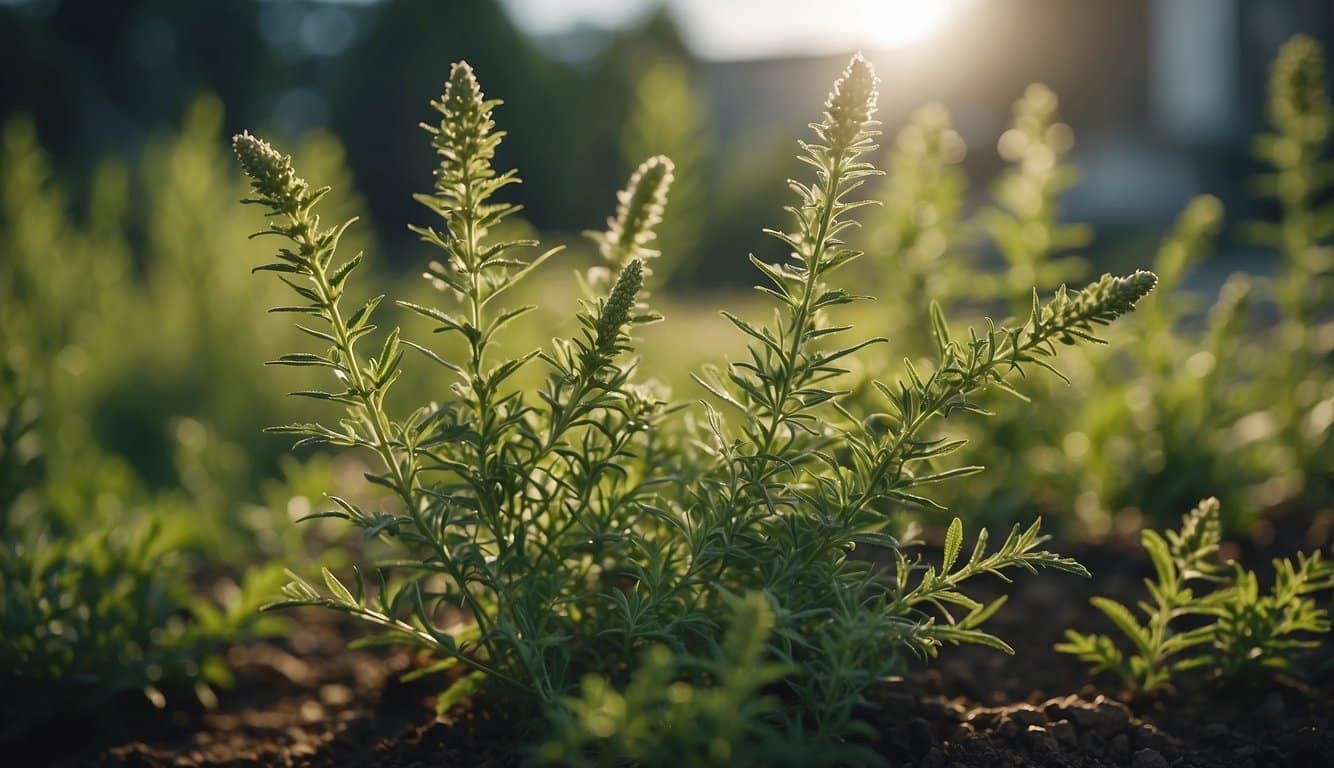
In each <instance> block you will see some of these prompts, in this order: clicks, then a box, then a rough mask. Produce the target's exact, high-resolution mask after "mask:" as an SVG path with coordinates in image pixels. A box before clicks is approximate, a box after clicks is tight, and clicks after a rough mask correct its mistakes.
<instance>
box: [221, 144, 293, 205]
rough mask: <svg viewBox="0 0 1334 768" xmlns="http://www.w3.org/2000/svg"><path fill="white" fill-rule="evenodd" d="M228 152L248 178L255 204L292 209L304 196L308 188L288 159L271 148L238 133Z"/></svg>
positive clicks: (289, 156)
mask: <svg viewBox="0 0 1334 768" xmlns="http://www.w3.org/2000/svg"><path fill="white" fill-rule="evenodd" d="M232 151H233V152H235V153H236V159H238V160H240V161H241V168H242V169H243V170H244V171H245V174H246V175H247V176H249V177H250V186H251V188H252V189H254V191H255V194H257V195H259V199H258V200H257V201H256V202H261V203H264V204H265V205H269V206H271V207H273V208H275V209H279V210H295V209H296V208H297V207H299V206H300V205H301V204H302V203H303V202H304V201H305V197H306V191H307V189H309V185H308V184H307V183H306V180H305V179H303V178H301V177H299V176H297V175H296V171H295V170H294V169H293V168H292V156H291V155H284V154H282V153H280V152H278V151H277V150H276V149H274V148H273V147H272V146H271V145H270V144H269V143H268V142H267V141H264V140H263V139H261V138H259V137H257V136H253V135H251V133H250V132H249V131H242V132H241V133H238V134H236V135H235V136H233V137H232Z"/></svg>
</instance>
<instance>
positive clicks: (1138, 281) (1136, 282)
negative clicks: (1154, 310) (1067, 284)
mask: <svg viewBox="0 0 1334 768" xmlns="http://www.w3.org/2000/svg"><path fill="white" fill-rule="evenodd" d="M1157 284H1158V276H1157V275H1155V274H1154V273H1152V272H1149V271H1146V270H1142V269H1141V270H1138V271H1136V272H1135V273H1134V274H1132V275H1128V276H1126V277H1116V276H1114V275H1103V276H1102V278H1101V279H1099V280H1098V282H1096V283H1093V284H1092V285H1090V286H1088V287H1087V288H1085V289H1084V290H1082V291H1079V292H1077V293H1074V294H1071V293H1068V292H1066V291H1065V289H1064V288H1063V289H1061V291H1060V292H1058V293H1057V294H1056V298H1055V299H1054V300H1053V301H1052V302H1051V303H1050V304H1048V305H1047V306H1046V307H1044V308H1043V310H1042V316H1041V323H1040V325H1041V326H1044V327H1056V328H1067V329H1073V330H1084V331H1087V330H1088V329H1089V328H1090V327H1092V326H1093V325H1106V324H1107V323H1110V322H1111V321H1113V320H1115V319H1116V318H1118V317H1120V316H1122V315H1124V314H1127V313H1128V312H1130V311H1131V310H1132V309H1134V308H1135V305H1136V304H1138V303H1139V300H1140V299H1142V298H1144V297H1145V296H1147V295H1148V294H1149V292H1150V291H1152V290H1153V288H1154V286H1155V285H1157ZM1066 340H1067V341H1068V342H1073V340H1072V339H1069V338H1068V337H1067V339H1066Z"/></svg>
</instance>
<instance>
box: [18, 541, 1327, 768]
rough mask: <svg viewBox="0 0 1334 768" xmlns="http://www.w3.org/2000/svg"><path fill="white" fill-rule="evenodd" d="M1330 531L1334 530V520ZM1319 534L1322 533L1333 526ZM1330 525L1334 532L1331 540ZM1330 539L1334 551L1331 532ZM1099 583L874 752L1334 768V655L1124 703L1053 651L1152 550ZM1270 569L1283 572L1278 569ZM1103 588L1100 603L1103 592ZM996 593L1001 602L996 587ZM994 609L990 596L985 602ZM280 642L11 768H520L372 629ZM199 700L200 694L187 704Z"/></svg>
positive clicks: (1012, 639) (319, 622) (1078, 585)
mask: <svg viewBox="0 0 1334 768" xmlns="http://www.w3.org/2000/svg"><path fill="white" fill-rule="evenodd" d="M1326 522H1328V521H1326ZM1317 527H1319V526H1317ZM1326 527H1327V526H1326ZM1284 529H1286V531H1287V533H1286V535H1283V534H1282V533H1280V535H1278V536H1276V537H1274V538H1273V539H1272V540H1270V541H1266V542H1263V545H1258V546H1257V545H1248V546H1246V547H1244V549H1245V550H1246V551H1244V552H1239V553H1237V554H1241V555H1243V557H1242V559H1243V562H1247V563H1253V564H1255V565H1256V566H1259V565H1260V564H1261V563H1266V564H1267V560H1268V558H1267V556H1266V555H1267V553H1268V552H1269V551H1273V552H1281V553H1284V554H1288V553H1291V552H1293V551H1295V550H1297V549H1304V550H1308V551H1309V550H1310V549H1313V548H1315V547H1316V546H1319V544H1320V543H1321V541H1315V542H1312V541H1311V540H1310V539H1309V536H1310V534H1312V533H1316V531H1315V530H1313V529H1310V528H1307V527H1306V526H1303V527H1302V528H1301V529H1300V530H1293V529H1292V528H1291V527H1289V526H1282V525H1280V531H1283V530H1284ZM1317 535H1318V536H1319V538H1320V539H1321V540H1323V541H1325V542H1327V541H1328V531H1327V530H1324V531H1323V535H1319V534H1317ZM1071 554H1074V555H1075V556H1076V557H1078V558H1079V560H1080V561H1081V562H1083V563H1084V564H1085V565H1087V566H1088V567H1089V569H1090V570H1091V571H1092V572H1093V573H1095V574H1096V575H1097V578H1096V580H1094V581H1089V580H1084V579H1080V578H1077V577H1073V576H1067V575H1063V574H1051V573H1048V574H1041V575H1039V576H1036V577H1035V576H1024V577H1021V578H1020V579H1019V580H1018V582H1017V583H1016V584H1015V585H1014V587H1013V588H1011V589H1010V590H1009V591H1010V594H1011V598H1010V602H1009V604H1008V605H1006V606H1005V608H1003V609H1002V610H1001V611H1000V613H999V614H998V615H997V616H996V617H995V618H994V619H993V630H994V631H995V632H996V633H997V634H998V635H1000V636H1001V637H1002V638H1003V639H1005V640H1006V641H1007V642H1009V643H1010V644H1011V645H1013V646H1014V648H1015V650H1016V655H1015V656H1014V657H1009V656H1005V655H1002V654H999V653H997V652H995V651H991V650H988V649H982V648H946V649H944V650H943V652H942V654H941V658H940V659H939V660H938V661H936V662H935V663H933V665H932V667H931V668H930V669H924V670H918V671H914V672H912V673H910V674H909V675H907V676H906V677H905V678H904V679H902V680H895V681H889V682H886V683H884V684H883V685H882V686H880V687H879V688H878V689H877V690H875V691H874V695H873V697H872V698H873V699H874V700H875V701H876V703H877V704H878V705H879V707H878V708H877V709H875V710H873V711H869V712H868V713H867V715H866V717H867V720H868V721H869V722H870V723H871V724H872V726H873V727H874V730H875V733H876V736H875V738H874V739H873V745H874V747H875V748H876V749H877V750H878V751H879V752H880V753H882V754H884V755H885V756H886V757H887V758H888V759H889V761H890V763H891V764H892V765H910V766H922V767H924V768H925V767H927V766H930V767H935V766H968V767H976V768H983V767H985V768H992V767H994V766H1050V767H1051V768H1067V767H1068V768H1082V767H1083V766H1089V767H1092V766H1130V767H1131V768H1167V767H1168V766H1172V767H1174V768H1186V767H1187V766H1191V767H1195V768H1214V767H1217V768H1224V767H1226V768H1262V767H1264V766H1325V765H1334V663H1332V659H1331V656H1332V655H1334V654H1331V653H1330V647H1329V644H1326V646H1325V647H1324V648H1322V649H1320V651H1319V652H1318V653H1316V654H1314V655H1313V657H1312V658H1311V659H1310V660H1309V661H1310V663H1309V664H1308V666H1307V668H1308V669H1309V670H1311V672H1310V675H1309V677H1308V678H1307V679H1306V680H1305V681H1304V682H1303V683H1301V684H1296V683H1295V681H1294V682H1293V684H1282V683H1271V684H1269V685H1268V686H1267V687H1264V688H1261V689H1250V690H1221V691H1220V690H1219V689H1218V688H1216V687H1214V686H1212V685H1210V684H1208V683H1207V682H1206V681H1203V680H1188V681H1185V682H1184V683H1183V687H1182V689H1181V690H1179V691H1177V692H1174V693H1171V694H1168V695H1164V696H1159V697H1157V698H1155V699H1151V700H1144V701H1134V702H1131V703H1130V704H1129V705H1127V704H1123V703H1122V701H1123V700H1125V698H1126V697H1125V696H1124V692H1123V691H1120V690H1118V689H1117V688H1116V687H1115V685H1114V684H1113V681H1110V680H1106V679H1100V680H1098V681H1096V682H1097V683H1098V684H1100V685H1102V686H1104V687H1101V688H1095V687H1094V686H1093V685H1091V684H1090V679H1089V677H1088V672H1087V670H1086V669H1085V668H1084V667H1082V666H1081V665H1080V664H1079V662H1078V661H1076V660H1074V659H1073V658H1071V657H1068V656H1064V655H1062V654H1058V653H1055V652H1054V651H1053V650H1052V645H1053V644H1054V643H1056V642H1058V641H1059V640H1060V639H1061V634H1062V632H1063V631H1064V629H1065V628H1067V627H1071V626H1074V627H1078V628H1081V629H1083V630H1085V631H1089V630H1103V629H1107V627H1106V626H1105V625H1104V623H1102V622H1101V621H1100V619H1099V616H1097V615H1096V612H1094V611H1093V610H1092V609H1091V608H1089V606H1088V598H1089V597H1090V596H1092V595H1094V594H1107V595H1110V596H1113V597H1117V598H1119V599H1123V601H1127V602H1133V601H1134V600H1136V599H1139V597H1140V596H1141V591H1142V586H1141V584H1140V579H1141V578H1142V577H1143V576H1145V575H1147V574H1148V572H1149V570H1150V569H1149V566H1148V563H1147V562H1146V561H1145V560H1144V559H1143V557H1142V555H1141V554H1140V552H1139V551H1138V548H1136V547H1100V548H1090V549H1085V550H1084V551H1079V552H1072V553H1071ZM1262 571H1263V572H1266V573H1267V572H1268V568H1267V567H1265V568H1263V569H1262ZM1095 584H1096V589H1095ZM984 591H994V592H995V593H996V594H999V590H998V588H997V587H996V586H994V585H993V586H985V585H984ZM979 596H981V595H979ZM294 618H295V620H296V625H297V628H296V629H295V630H294V631H293V632H291V633H290V634H288V635H287V636H286V637H284V638H282V639H281V640H280V641H275V642H265V643H258V644H254V645H250V646H245V647H239V648H235V649H233V650H232V652H231V661H232V663H233V665H234V666H235V668H236V670H237V677H238V682H237V686H236V687H235V688H234V689H232V690H230V691H225V692H223V694H222V696H221V703H220V705H219V706H218V707H217V708H215V709H213V710H210V711H204V710H202V709H200V708H198V707H197V706H195V707H194V708H191V707H188V706H184V707H183V706H177V707H175V708H173V707H169V708H168V710H167V711H166V712H161V711H152V710H148V709H147V708H146V707H144V706H143V705H142V704H141V703H139V702H137V701H134V702H127V704H126V706H124V707H121V708H119V709H118V711H117V718H116V719H115V720H103V721H100V722H95V723H93V722H87V723H61V724H59V727H58V728H52V729H49V730H47V731H44V732H40V733H36V734H33V735H31V736H30V738H29V739H28V741H27V742H25V743H22V744H15V745H0V755H3V757H0V763H3V764H4V765H11V766H40V765H56V766H121V767H128V766H136V767H138V766H144V767H149V766H153V767H157V766H162V767H166V766H216V767H220V766H228V767H235V768H242V767H244V768H250V767H252V766H311V767H319V766H350V767H355V768H361V767H362V766H385V767H387V768H418V767H420V766H428V765H430V766H436V765H439V766H446V765H461V766H463V765H466V766H509V765H515V764H517V757H516V754H515V753H516V750H515V746H516V744H517V743H518V739H517V737H516V732H515V730H514V729H513V727H512V726H510V725H509V724H508V723H506V722H505V721H504V719H503V718H501V717H494V716H490V715H489V714H488V713H486V712H479V711H472V710H469V709H468V708H466V707H464V708H462V710H461V711H459V710H456V711H455V712H453V713H451V716H450V717H447V718H444V719H442V720H436V719H435V717H434V713H433V710H432V707H431V694H432V692H434V691H438V690H439V685H440V681H439V679H434V680H425V681H420V682H417V683H413V684H404V683H401V682H399V681H398V675H399V674H400V673H401V672H403V671H405V670H407V669H410V668H411V667H412V665H413V663H414V660H413V658H412V657H411V656H410V655H409V654H407V653H405V652H402V651H390V650H384V649H371V650H358V651H349V650H347V649H346V643H347V640H348V639H349V637H354V636H355V634H354V633H355V631H356V630H355V629H352V628H348V627H346V626H344V625H341V624H337V623H334V620H333V619H332V618H331V617H330V616H329V615H328V614H325V613H321V612H309V613H298V614H295V615H294ZM177 699H178V700H188V699H189V697H177Z"/></svg>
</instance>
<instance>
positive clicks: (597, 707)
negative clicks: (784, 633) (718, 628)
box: [534, 592, 812, 766]
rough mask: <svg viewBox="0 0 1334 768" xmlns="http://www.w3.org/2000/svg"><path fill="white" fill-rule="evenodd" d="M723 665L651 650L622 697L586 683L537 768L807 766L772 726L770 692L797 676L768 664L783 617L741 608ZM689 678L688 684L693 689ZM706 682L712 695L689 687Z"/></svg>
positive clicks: (765, 605)
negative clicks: (684, 664)
mask: <svg viewBox="0 0 1334 768" xmlns="http://www.w3.org/2000/svg"><path fill="white" fill-rule="evenodd" d="M735 602H736V605H735V606H734V608H733V613H734V615H733V616H732V617H731V625H730V626H729V628H728V630H727V633H726V635H725V636H724V637H723V639H722V643H721V646H720V648H719V649H718V653H717V656H716V658H711V659H707V660H704V661H702V662H701V661H699V660H691V662H690V663H691V665H692V666H693V668H692V669H690V670H681V669H679V668H678V666H679V665H680V664H681V660H680V659H679V658H678V657H677V656H675V655H673V654H672V653H671V651H669V650H667V649H666V648H665V647H662V646H655V647H652V648H650V649H649V650H648V651H647V653H646V654H645V657H644V659H643V661H642V662H641V664H640V665H639V668H638V670H637V672H636V673H635V676H634V677H633V679H632V680H631V681H630V683H629V684H628V685H627V686H626V687H625V690H624V691H618V690H617V689H616V687H615V686H614V685H613V684H612V683H611V681H609V680H607V679H606V678H603V677H600V676H597V675H590V676H589V677H587V678H585V679H584V681H583V683H582V684H581V686H580V689H579V695H578V696H576V697H569V698H567V699H566V701H565V705H566V706H565V708H563V709H560V710H555V711H553V712H552V713H550V715H549V716H550V717H551V718H552V719H553V723H552V728H551V733H550V734H549V735H548V736H547V738H546V740H545V741H544V742H543V743H542V744H541V745H540V746H539V747H537V749H536V750H535V752H534V757H535V758H536V762H537V763H539V764H546V765H563V766H617V765H626V764H631V765H655V764H659V763H661V762H663V759H664V756H665V755H670V756H671V757H670V759H671V761H672V762H673V763H675V764H677V765H685V766H708V765H775V764H784V765H790V764H797V763H798V762H799V761H800V760H801V759H803V756H804V757H805V758H806V759H809V758H811V757H812V756H811V755H808V754H806V753H805V750H803V749H802V746H801V745H789V744H783V743H781V742H778V741H776V740H775V739H774V736H773V733H772V728H771V727H770V726H769V725H768V724H767V723H766V721H765V719H766V718H767V717H769V716H771V715H773V713H775V712H776V711H778V709H779V702H778V700H777V699H776V697H774V696H773V695H770V694H766V693H765V688H766V686H769V685H771V684H773V683H775V682H777V681H779V680H781V679H782V678H783V675H784V673H785V672H787V670H786V669H785V668H784V667H783V666H781V665H778V664H774V663H772V662H771V661H768V660H766V658H765V643H766V641H767V639H768V637H769V633H770V632H771V630H772V629H773V623H774V616H773V609H772V608H771V607H770V606H769V601H768V600H767V599H766V598H765V597H764V596H763V595H761V594H760V593H758V592H752V593H750V594H749V595H747V596H746V598H745V599H744V600H742V599H738V600H736V601H735ZM683 678H685V679H683ZM700 678H703V679H704V680H706V681H707V682H706V683H705V684H702V685H696V684H692V683H690V682H687V680H688V679H700Z"/></svg>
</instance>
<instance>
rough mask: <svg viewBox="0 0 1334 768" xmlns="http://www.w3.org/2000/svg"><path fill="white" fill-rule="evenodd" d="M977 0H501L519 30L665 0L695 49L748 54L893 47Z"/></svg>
mask: <svg viewBox="0 0 1334 768" xmlns="http://www.w3.org/2000/svg"><path fill="white" fill-rule="evenodd" d="M977 1H978V0H505V5H506V6H508V7H509V9H510V11H511V15H512V16H513V18H514V20H515V22H516V23H518V24H519V26H520V27H521V28H522V29H524V31H526V32H528V33H530V34H534V35H546V34H552V33H556V32H560V31H563V30H565V29H568V28H570V27H571V26H574V25H576V24H580V23H586V24H593V25H595V26H600V27H617V26H622V25H625V24H627V23H630V22H632V21H634V20H636V19H638V18H641V17H642V16H643V15H645V14H646V13H648V12H650V11H651V10H652V9H653V8H654V7H656V6H658V5H660V4H663V3H665V4H666V5H667V6H668V7H670V8H671V10H672V13H673V15H674V16H675V17H676V19H677V21H678V22H679V23H680V25H681V31H682V33H683V34H684V35H685V38H686V42H687V43H688V44H689V45H690V46H691V48H692V49H693V50H694V51H695V52H696V53H697V54H699V55H700V56H703V57H706V58H712V59H749V58H761V57H765V56H780V55H791V54H796V53H829V52H842V51H847V50H849V49H852V48H861V49H866V50H868V51H870V50H877V49H886V48H898V47H903V46H908V45H913V44H915V43H922V42H926V41H927V40H929V39H930V38H931V37H932V36H933V35H934V33H936V32H937V31H939V30H940V28H941V27H943V26H945V24H946V23H947V22H948V21H949V20H950V18H951V17H953V16H955V15H956V14H959V13H963V12H965V11H966V9H967V6H969V5H971V4H973V3H975V2H977Z"/></svg>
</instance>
